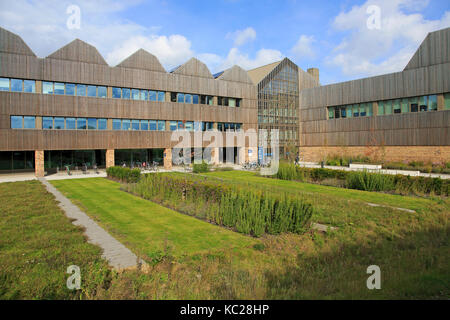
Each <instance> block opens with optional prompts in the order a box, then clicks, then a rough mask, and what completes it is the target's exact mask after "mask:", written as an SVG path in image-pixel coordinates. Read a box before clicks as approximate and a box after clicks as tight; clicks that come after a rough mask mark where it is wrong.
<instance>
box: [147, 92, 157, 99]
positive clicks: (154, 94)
mask: <svg viewBox="0 0 450 320" xmlns="http://www.w3.org/2000/svg"><path fill="white" fill-rule="evenodd" d="M148 96H149V100H150V101H156V99H157V97H156V91H152V90H150V91H149V92H148Z"/></svg>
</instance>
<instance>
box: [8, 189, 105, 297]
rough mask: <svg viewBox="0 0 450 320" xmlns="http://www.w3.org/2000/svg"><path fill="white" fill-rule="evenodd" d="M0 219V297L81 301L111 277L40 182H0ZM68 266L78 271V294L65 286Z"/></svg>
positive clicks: (102, 261)
mask: <svg viewBox="0 0 450 320" xmlns="http://www.w3.org/2000/svg"><path fill="white" fill-rule="evenodd" d="M0 218H1V219H0V230H1V232H0V299H76V298H79V297H80V296H81V295H82V296H84V297H86V296H89V295H90V294H91V293H92V290H93V289H94V288H95V287H97V285H101V284H103V281H104V280H106V279H107V278H108V277H109V276H110V270H109V268H108V266H107V264H106V262H105V261H104V260H103V259H101V258H100V254H101V250H100V248H99V247H97V246H94V245H92V244H89V243H87V242H86V240H85V238H84V236H83V231H82V230H81V229H80V228H79V227H76V226H74V225H73V224H72V223H71V222H70V221H69V219H68V218H66V216H65V215H64V213H63V212H62V211H61V210H60V209H59V207H58V206H57V204H56V201H55V200H54V197H53V195H52V194H50V193H48V192H47V191H46V189H45V187H44V186H43V185H42V184H41V183H40V182H38V181H28V182H14V183H1V184H0ZM70 265H77V266H79V267H80V270H81V281H82V286H83V291H82V292H81V291H78V292H77V291H71V290H69V289H67V287H66V280H67V278H68V277H69V274H67V273H66V270H67V267H69V266H70Z"/></svg>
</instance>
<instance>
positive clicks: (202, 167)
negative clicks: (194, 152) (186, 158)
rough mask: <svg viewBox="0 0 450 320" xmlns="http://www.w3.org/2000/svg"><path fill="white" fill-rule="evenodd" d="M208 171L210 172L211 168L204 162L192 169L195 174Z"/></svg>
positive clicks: (196, 164)
mask: <svg viewBox="0 0 450 320" xmlns="http://www.w3.org/2000/svg"><path fill="white" fill-rule="evenodd" d="M208 171H209V167H208V164H207V163H206V162H205V161H202V163H194V165H193V167H192V172H193V173H204V172H208Z"/></svg>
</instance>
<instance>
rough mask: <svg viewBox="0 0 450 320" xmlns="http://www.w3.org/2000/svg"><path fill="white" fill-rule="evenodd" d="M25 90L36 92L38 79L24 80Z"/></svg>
mask: <svg viewBox="0 0 450 320" xmlns="http://www.w3.org/2000/svg"><path fill="white" fill-rule="evenodd" d="M23 91H24V92H33V93H34V92H36V81H34V80H23Z"/></svg>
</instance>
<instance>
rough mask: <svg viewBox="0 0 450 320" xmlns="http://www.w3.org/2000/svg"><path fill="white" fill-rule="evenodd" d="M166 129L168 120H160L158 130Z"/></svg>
mask: <svg viewBox="0 0 450 320" xmlns="http://www.w3.org/2000/svg"><path fill="white" fill-rule="evenodd" d="M164 130H166V122H165V121H164V120H159V121H158V131H164Z"/></svg>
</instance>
